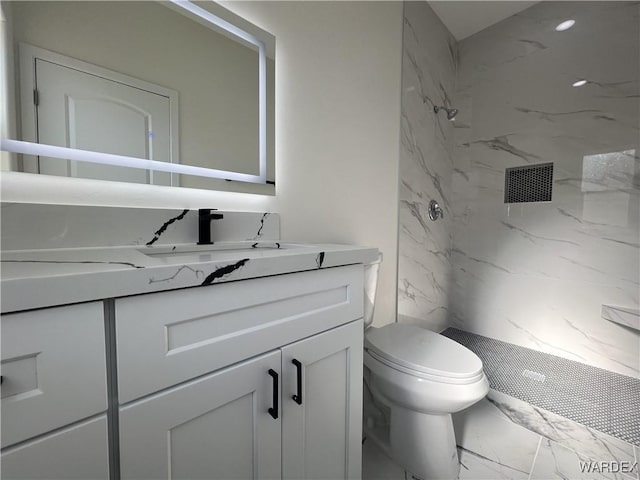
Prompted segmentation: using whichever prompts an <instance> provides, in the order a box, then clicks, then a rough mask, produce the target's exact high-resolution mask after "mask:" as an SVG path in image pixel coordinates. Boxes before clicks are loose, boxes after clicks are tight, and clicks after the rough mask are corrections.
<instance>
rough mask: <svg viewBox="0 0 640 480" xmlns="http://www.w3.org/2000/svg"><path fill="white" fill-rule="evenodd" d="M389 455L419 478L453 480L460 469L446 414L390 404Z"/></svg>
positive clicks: (451, 422)
mask: <svg viewBox="0 0 640 480" xmlns="http://www.w3.org/2000/svg"><path fill="white" fill-rule="evenodd" d="M389 436H390V439H389V440H390V441H389V443H390V451H391V456H392V457H393V458H394V459H395V460H396V461H397V462H398V463H399V464H400V465H402V466H403V468H404V469H405V470H407V471H408V472H410V473H411V474H412V475H413V476H414V477H416V478H419V479H420V480H431V479H439V480H455V479H457V478H458V474H459V472H460V463H459V461H458V451H457V448H456V439H455V434H454V431H453V421H452V419H451V415H450V414H442V415H429V414H426V413H420V412H415V411H412V410H407V409H404V408H401V407H397V406H392V407H391V425H390V435H389Z"/></svg>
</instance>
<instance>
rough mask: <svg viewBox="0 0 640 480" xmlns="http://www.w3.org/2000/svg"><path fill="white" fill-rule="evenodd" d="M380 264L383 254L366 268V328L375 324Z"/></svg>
mask: <svg viewBox="0 0 640 480" xmlns="http://www.w3.org/2000/svg"><path fill="white" fill-rule="evenodd" d="M380 263H382V253H379V254H378V259H377V260H376V261H375V262H371V263H368V264H366V265H365V266H364V328H367V327H369V326H370V325H371V323H373V311H374V308H375V302H376V289H377V287H378V271H379V270H380Z"/></svg>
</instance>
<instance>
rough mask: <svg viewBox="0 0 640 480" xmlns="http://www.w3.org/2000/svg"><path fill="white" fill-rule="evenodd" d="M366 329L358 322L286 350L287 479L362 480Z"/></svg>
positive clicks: (284, 443) (284, 428) (284, 423)
mask: <svg viewBox="0 0 640 480" xmlns="http://www.w3.org/2000/svg"><path fill="white" fill-rule="evenodd" d="M362 329H363V324H362V322H353V323H350V324H348V325H345V326H342V327H338V328H335V329H333V330H329V331H328V332H325V333H321V334H319V335H315V336H313V337H310V338H307V339H305V340H302V341H299V342H297V343H294V344H292V345H288V346H286V347H283V348H282V371H283V375H284V380H283V386H282V476H283V478H287V479H292V480H293V479H302V478H305V479H341V478H360V477H361V453H362V452H361V450H362V409H361V408H362V407H361V405H362V338H363V331H362ZM294 361H295V362H296V363H294ZM299 379H300V381H299ZM294 395H295V396H296V398H295V399H294V398H293V397H294ZM300 397H301V398H300Z"/></svg>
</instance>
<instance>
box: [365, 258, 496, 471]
mask: <svg viewBox="0 0 640 480" xmlns="http://www.w3.org/2000/svg"><path fill="white" fill-rule="evenodd" d="M378 266H379V262H377V263H374V264H371V265H368V266H367V267H366V270H365V318H364V320H365V322H364V323H365V340H364V367H365V368H364V370H365V390H366V389H368V390H369V393H370V394H371V397H372V400H373V404H374V405H375V406H377V407H381V409H380V410H379V412H381V411H382V410H384V411H386V412H388V414H387V416H386V417H388V418H385V420H386V421H381V417H383V416H384V415H373V414H370V413H367V411H366V410H365V419H364V430H365V435H366V437H367V439H370V440H372V441H374V442H375V443H376V444H378V446H379V447H381V448H382V449H383V450H384V451H385V452H386V453H387V455H389V456H390V457H391V458H392V459H393V460H394V461H395V462H396V463H398V464H399V465H400V466H401V467H402V468H404V469H405V470H406V471H407V472H408V473H409V474H410V475H412V476H413V477H415V478H417V479H420V480H430V479H446V480H455V479H456V478H458V473H459V469H460V465H459V462H458V454H457V449H456V439H455V434H454V431H453V421H452V419H451V414H452V413H455V412H458V411H460V410H463V409H465V408H467V407H469V406H471V405H473V404H474V403H476V402H478V401H480V400H481V399H482V398H484V397H485V395H486V394H487V393H488V391H489V382H488V381H487V378H486V376H485V374H484V371H483V370H482V360H480V358H478V356H477V355H476V354H474V353H473V352H472V351H471V350H468V349H467V348H465V347H464V346H462V345H460V344H459V343H457V342H454V341H453V340H451V339H449V338H447V337H445V336H443V335H440V334H438V333H435V332H432V331H429V330H426V329H423V328H420V327H416V326H413V325H407V324H402V323H392V324H389V325H386V326H384V327H381V328H374V327H371V326H370V325H371V322H372V321H373V305H374V300H375V288H376V283H377V271H378ZM365 393H367V392H366V391H365ZM365 396H366V395H365Z"/></svg>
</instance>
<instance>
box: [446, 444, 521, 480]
mask: <svg viewBox="0 0 640 480" xmlns="http://www.w3.org/2000/svg"><path fill="white" fill-rule="evenodd" d="M458 457H459V459H460V476H459V477H458V478H459V479H460V480H518V479H528V478H529V472H528V471H527V472H522V471H520V470H516V469H513V468H511V467H509V466H508V465H504V464H501V463H499V462H498V461H496V460H493V459H491V458H488V457H485V456H483V455H480V454H478V453H476V452H472V451H469V450H465V449H464V448H458Z"/></svg>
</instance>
